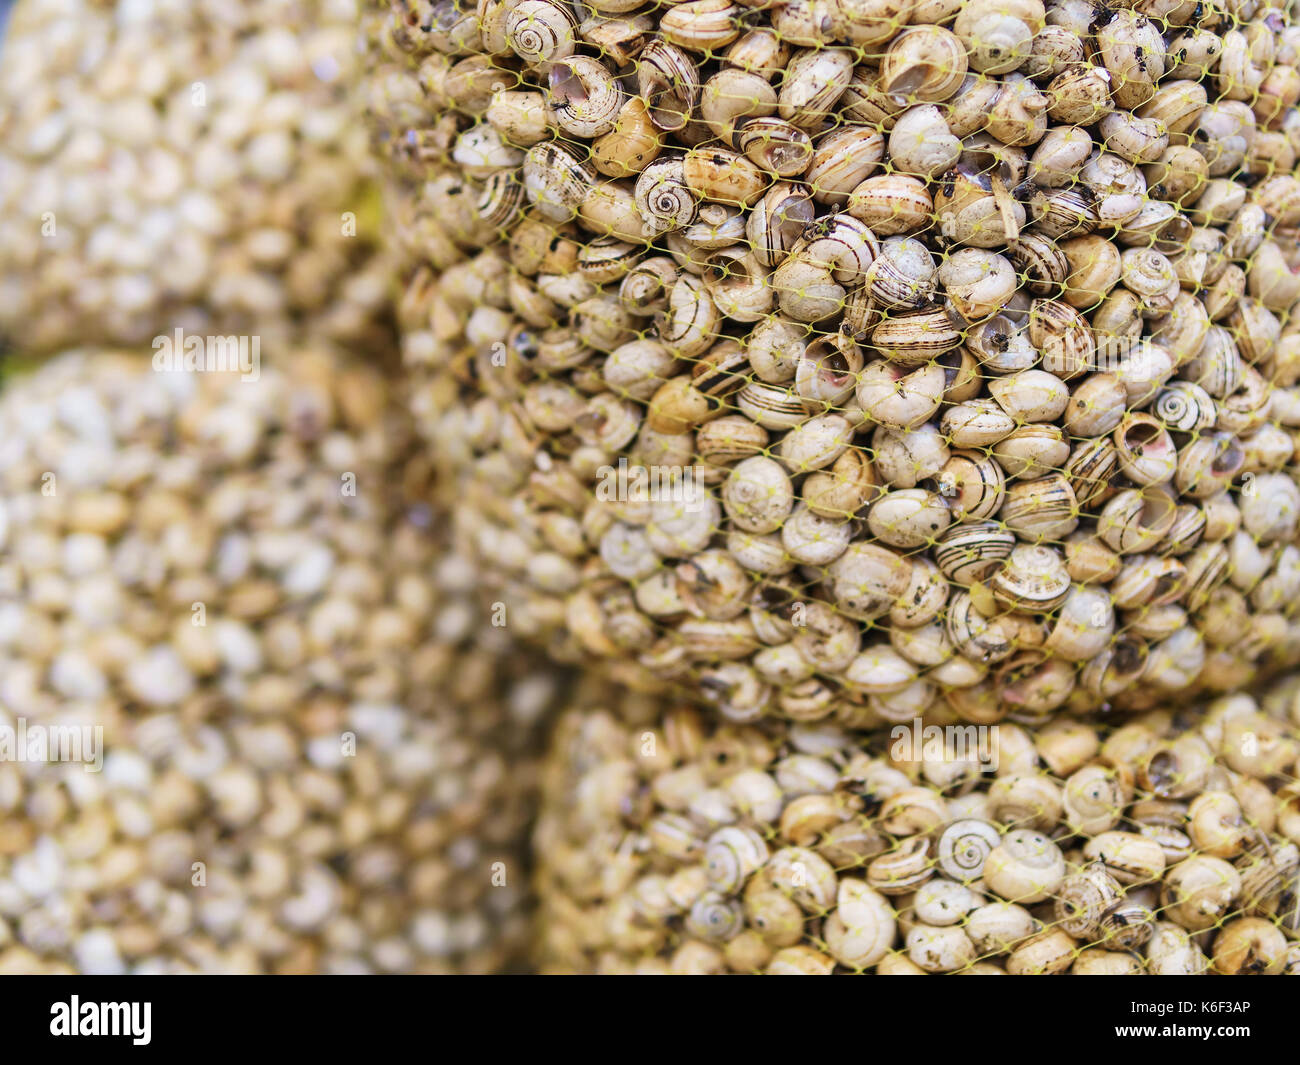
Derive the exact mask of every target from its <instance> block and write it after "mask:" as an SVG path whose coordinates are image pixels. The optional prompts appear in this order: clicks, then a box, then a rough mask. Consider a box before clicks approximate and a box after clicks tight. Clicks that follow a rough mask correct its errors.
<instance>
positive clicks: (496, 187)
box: [474, 170, 527, 231]
mask: <svg viewBox="0 0 1300 1065" xmlns="http://www.w3.org/2000/svg"><path fill="white" fill-rule="evenodd" d="M526 199H527V193H526V192H525V189H524V184H523V182H522V181H520V180H519V172H518V171H517V170H498V171H497V172H496V173H495V174H493V175H492V176H491V177H489V178H488V179H487V180H486V181H485V182H484V183H483V191H482V192H481V193H480V194H479V198H478V201H477V202H476V203H475V205H474V210H475V211H476V212H477V213H478V216H479V217H480V218H481V219H483V221H484V222H487V223H488V225H490V226H492V227H493V228H494V229H496V230H498V231H502V230H506V229H509V227H510V226H511V224H512V223H513V222H514V221H515V220H516V219H517V218H519V216H520V215H521V214H522V213H523V209H524V201H525V200H526Z"/></svg>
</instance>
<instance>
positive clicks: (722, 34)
mask: <svg viewBox="0 0 1300 1065" xmlns="http://www.w3.org/2000/svg"><path fill="white" fill-rule="evenodd" d="M740 12H741V8H740V7H739V6H738V5H736V4H733V3H732V2H731V0H686V3H684V4H676V5H674V6H673V7H671V8H669V9H668V11H667V12H666V13H665V14H664V15H663V16H662V17H661V18H660V20H659V32H660V33H661V34H663V36H664V39H665V40H668V41H671V42H672V43H673V44H676V45H680V46H681V47H682V48H688V49H690V50H691V51H693V52H711V51H713V50H714V49H721V48H723V47H724V46H726V45H728V44H730V43H731V42H732V41H734V40H735V39H736V38H737V37H739V36H740V26H741V23H740V19H739V15H740Z"/></svg>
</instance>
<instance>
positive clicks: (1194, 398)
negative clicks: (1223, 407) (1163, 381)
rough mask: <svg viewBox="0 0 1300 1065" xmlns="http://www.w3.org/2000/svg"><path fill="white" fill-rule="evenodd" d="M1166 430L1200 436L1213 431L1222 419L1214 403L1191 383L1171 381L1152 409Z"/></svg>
mask: <svg viewBox="0 0 1300 1065" xmlns="http://www.w3.org/2000/svg"><path fill="white" fill-rule="evenodd" d="M1152 409H1153V410H1154V411H1155V415H1156V417H1157V418H1159V419H1160V420H1161V421H1162V422H1163V423H1164V425H1165V427H1166V428H1168V429H1170V430H1172V431H1174V432H1179V433H1192V434H1196V433H1199V432H1202V431H1204V430H1206V429H1213V428H1214V424H1215V421H1216V419H1217V417H1218V411H1217V408H1216V407H1215V404H1214V399H1213V398H1212V397H1211V396H1210V394H1209V393H1208V392H1207V391H1205V389H1203V388H1202V387H1201V386H1200V385H1198V384H1194V383H1193V382H1191V381H1171V382H1169V384H1167V385H1166V386H1165V387H1164V388H1162V389H1161V390H1160V391H1159V392H1158V393H1157V394H1156V400H1155V403H1154V405H1153V408H1152Z"/></svg>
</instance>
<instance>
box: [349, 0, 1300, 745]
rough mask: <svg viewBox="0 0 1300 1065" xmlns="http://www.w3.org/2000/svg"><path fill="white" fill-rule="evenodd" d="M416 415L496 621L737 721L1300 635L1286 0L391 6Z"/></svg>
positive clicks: (1299, 193) (1041, 690) (1241, 679)
mask: <svg viewBox="0 0 1300 1065" xmlns="http://www.w3.org/2000/svg"><path fill="white" fill-rule="evenodd" d="M370 12H371V18H370V21H369V23H368V33H369V36H370V38H371V40H372V41H373V42H374V48H373V49H372V52H371V70H372V77H371V79H370V82H369V85H368V92H369V108H370V113H371V116H372V119H373V132H374V139H375V143H376V145H377V147H378V149H379V151H380V152H381V154H382V155H383V157H384V158H385V159H386V160H387V162H388V164H389V173H390V174H391V175H392V179H393V182H394V184H395V185H396V187H398V188H399V189H400V190H402V192H403V195H402V197H401V203H400V206H399V208H398V210H397V212H396V214H395V220H394V222H393V223H392V231H393V235H394V237H395V239H397V240H399V241H401V242H402V244H403V246H404V247H405V249H406V250H407V251H409V252H410V253H411V254H412V255H413V256H414V257H415V259H416V260H417V263H418V265H417V266H416V267H415V268H414V270H413V272H412V274H411V276H410V278H409V283H408V287H407V291H406V295H405V298H404V300H403V302H402V305H401V318H402V323H403V326H404V339H403V351H404V358H405V361H406V362H407V364H408V366H409V367H410V369H411V372H412V374H413V376H414V386H413V393H414V396H415V404H416V410H417V414H418V420H419V423H420V429H421V431H422V432H423V434H424V435H425V436H426V438H427V439H428V440H429V443H430V449H431V452H432V453H433V454H434V455H436V457H437V458H438V460H439V461H444V462H447V463H448V464H450V465H451V466H452V467H453V468H455V469H456V470H458V471H459V476H460V477H461V486H460V490H459V494H458V497H459V506H458V507H457V520H458V521H459V523H460V526H461V531H462V534H463V535H464V536H465V537H466V539H467V542H469V543H471V544H472V545H474V548H475V550H476V551H477V553H478V556H479V558H480V564H481V568H482V574H483V575H482V582H483V584H484V586H485V587H486V588H487V589H488V594H489V596H490V597H491V599H492V601H493V602H495V603H496V604H497V606H498V608H499V610H500V612H501V617H502V618H503V619H504V621H505V623H506V624H508V625H509V626H510V627H512V628H513V629H514V630H515V631H516V632H518V633H522V634H524V635H526V636H528V637H529V638H530V639H534V640H537V641H540V642H542V643H544V644H546V645H547V646H548V647H549V648H550V649H551V650H552V652H553V653H554V654H556V655H559V656H561V657H566V658H569V659H572V660H580V661H583V662H585V663H595V662H602V663H604V664H605V665H606V666H607V667H608V668H609V669H610V670H612V671H614V672H615V673H617V674H618V675H619V676H620V677H621V678H623V679H624V680H625V681H627V682H628V683H634V684H642V685H647V686H649V685H653V684H656V683H658V684H671V685H674V686H676V687H677V688H678V690H679V691H681V692H684V693H685V694H686V695H688V696H689V697H690V698H691V699H693V700H696V701H703V702H707V703H709V704H712V705H713V706H715V707H716V709H717V710H718V712H720V713H721V714H722V716H723V717H724V718H726V719H727V720H729V721H732V722H743V723H748V722H754V721H757V720H759V719H760V718H764V717H778V718H784V719H788V720H790V721H794V722H799V723H809V722H831V721H834V722H839V723H842V724H845V725H849V726H853V727H862V728H870V727H876V726H879V725H882V724H886V723H890V722H906V721H911V720H912V719H913V718H915V717H917V716H921V715H925V714H930V713H945V714H946V713H953V714H956V715H957V716H958V717H959V718H961V719H962V720H965V721H968V722H972V723H976V724H991V723H993V722H996V721H998V720H1002V719H1009V720H1011V721H1014V722H1019V723H1022V724H1038V723H1041V722H1044V721H1046V720H1049V719H1050V718H1051V717H1052V716H1053V715H1055V714H1058V713H1060V712H1062V711H1066V710H1075V711H1088V710H1093V709H1097V708H1100V707H1104V706H1110V707H1113V708H1117V709H1122V710H1130V711H1141V710H1143V709H1146V708H1149V707H1151V706H1154V705H1158V704H1160V703H1162V702H1163V701H1165V700H1167V699H1169V698H1171V697H1173V696H1175V695H1181V694H1189V695H1190V694H1195V693H1200V692H1205V693H1213V692H1227V691H1232V690H1236V689H1239V688H1242V687H1243V686H1245V685H1249V684H1251V683H1252V682H1256V681H1257V680H1258V679H1259V678H1262V677H1263V676H1264V675H1265V674H1267V673H1269V672H1270V671H1273V670H1275V669H1276V668H1277V667H1278V666H1280V665H1285V664H1287V663H1288V662H1293V661H1295V658H1296V655H1297V653H1300V624H1298V623H1297V620H1296V616H1295V606H1294V604H1295V603H1296V602H1297V595H1298V593H1300V545H1298V544H1297V531H1298V529H1300V487H1298V485H1297V480H1296V463H1295V447H1296V442H1297V436H1296V433H1297V428H1300V389H1298V388H1297V382H1298V381H1300V319H1298V317H1297V311H1298V310H1300V176H1297V152H1298V151H1300V110H1298V109H1297V101H1298V100H1300V69H1298V67H1300V22H1297V19H1296V17H1295V14H1294V12H1293V10H1292V8H1291V6H1290V5H1285V4H1270V3H1261V2H1258V0H1240V2H1231V3H1226V4H1208V5H1207V4H1195V3H1191V2H1184V0H1142V2H1140V3H1138V4H1136V5H1134V6H1132V7H1123V8H1118V9H1111V8H1106V7H1101V6H1098V5H1094V4H1092V3H1090V2H1088V0H1051V2H1048V3H1044V2H1042V0H970V2H966V3H959V2H957V0H792V2H789V3H778V4H774V5H762V6H749V5H744V4H740V3H733V2H731V0H688V2H685V3H678V4H672V5H667V6H661V7H650V6H642V5H640V4H637V3H635V2H627V3H624V2H622V0H600V2H596V3H592V4H590V5H587V6H583V7H581V8H579V7H576V6H570V5H568V4H567V3H565V2H563V0H481V2H480V3H478V4H477V6H475V5H472V4H468V3H464V2H459V3H458V2H453V0H441V2H437V3H434V2H426V0H395V2H393V3H392V4H391V5H385V4H378V3H375V4H372V5H371V8H370Z"/></svg>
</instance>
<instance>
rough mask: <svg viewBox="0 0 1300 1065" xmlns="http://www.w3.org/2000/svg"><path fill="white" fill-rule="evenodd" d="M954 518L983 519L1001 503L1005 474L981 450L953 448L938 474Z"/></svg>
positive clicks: (943, 493)
mask: <svg viewBox="0 0 1300 1065" xmlns="http://www.w3.org/2000/svg"><path fill="white" fill-rule="evenodd" d="M935 481H936V483H937V485H938V489H939V493H940V495H942V496H944V497H945V498H946V499H947V500H948V506H949V507H950V508H951V509H952V520H953V521H954V522H969V521H983V520H984V519H986V518H988V517H989V516H990V515H991V514H993V513H995V512H996V511H997V509H998V507H1000V506H1001V505H1002V497H1003V496H1004V495H1005V494H1006V474H1005V473H1004V472H1003V470H1002V467H1001V466H1000V465H999V464H998V463H997V462H996V461H995V460H994V459H992V458H990V457H989V456H988V455H985V454H984V453H983V452H981V451H961V450H958V451H953V452H952V453H951V454H950V456H949V458H948V461H947V462H946V463H944V466H943V469H941V470H940V471H939V473H938V475H937V476H936V477H935Z"/></svg>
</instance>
